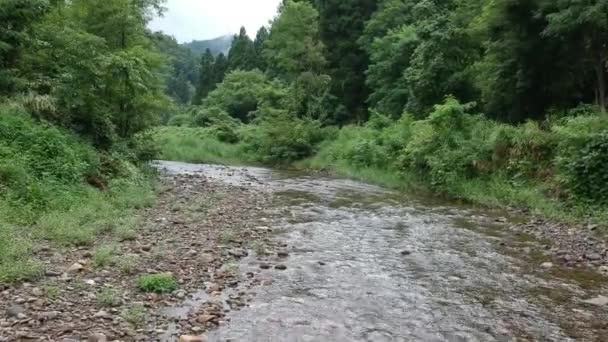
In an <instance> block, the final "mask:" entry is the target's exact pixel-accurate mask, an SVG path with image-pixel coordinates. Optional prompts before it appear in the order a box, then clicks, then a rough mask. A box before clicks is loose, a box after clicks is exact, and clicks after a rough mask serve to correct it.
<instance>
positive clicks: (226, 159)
mask: <svg viewBox="0 0 608 342" xmlns="http://www.w3.org/2000/svg"><path fill="white" fill-rule="evenodd" d="M154 136H155V138H156V141H157V142H158V144H159V147H160V151H161V153H160V158H161V159H163V160H174V161H184V162H189V163H212V164H233V165H234V164H243V163H248V162H249V163H251V162H253V160H254V159H253V158H251V157H250V156H248V155H247V154H246V152H245V151H244V150H243V146H242V145H240V144H229V143H225V142H221V141H219V140H218V139H217V137H215V136H214V135H213V134H211V132H210V131H209V130H208V129H205V128H189V127H163V128H159V129H157V130H156V131H155V132H154Z"/></svg>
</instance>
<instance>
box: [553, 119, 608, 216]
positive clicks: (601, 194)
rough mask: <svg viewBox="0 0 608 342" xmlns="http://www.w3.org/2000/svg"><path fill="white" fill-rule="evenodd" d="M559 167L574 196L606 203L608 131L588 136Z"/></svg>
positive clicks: (607, 196)
mask: <svg viewBox="0 0 608 342" xmlns="http://www.w3.org/2000/svg"><path fill="white" fill-rule="evenodd" d="M561 167H562V171H563V172H564V181H565V184H566V186H567V187H568V188H569V189H570V191H571V192H572V193H573V194H574V195H575V196H577V197H579V198H581V199H584V200H590V201H594V202H595V203H596V204H608V131H604V132H601V133H597V134H593V135H591V136H589V137H588V139H587V142H586V144H585V145H584V146H583V147H582V148H581V149H580V150H577V151H575V152H574V153H572V154H571V155H570V157H569V158H568V159H565V160H562V161H561Z"/></svg>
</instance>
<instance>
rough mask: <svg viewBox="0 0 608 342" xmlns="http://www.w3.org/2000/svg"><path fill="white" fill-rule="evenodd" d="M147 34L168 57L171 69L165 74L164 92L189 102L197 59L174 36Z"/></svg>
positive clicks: (183, 101) (196, 69)
mask: <svg viewBox="0 0 608 342" xmlns="http://www.w3.org/2000/svg"><path fill="white" fill-rule="evenodd" d="M147 35H148V36H149V37H150V39H151V40H152V42H153V43H154V45H155V46H156V48H157V49H158V51H159V52H160V53H162V54H164V55H166V56H167V57H169V64H170V68H171V70H170V71H169V72H168V73H167V74H166V80H165V83H166V87H165V93H166V94H167V95H169V96H170V97H171V98H173V100H174V101H176V102H177V103H180V104H187V103H190V102H191V101H192V98H193V95H194V85H195V84H197V83H198V77H199V66H198V65H197V64H198V63H199V61H198V60H197V58H195V56H194V54H193V53H192V51H190V49H188V48H186V47H184V46H182V45H180V44H178V43H177V41H176V40H175V38H174V37H172V36H168V35H166V34H163V33H162V32H155V33H151V34H147Z"/></svg>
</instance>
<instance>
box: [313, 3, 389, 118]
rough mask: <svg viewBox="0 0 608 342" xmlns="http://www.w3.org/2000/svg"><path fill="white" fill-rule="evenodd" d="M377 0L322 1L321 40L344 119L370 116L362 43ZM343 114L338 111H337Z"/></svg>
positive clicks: (365, 62) (320, 8) (365, 61)
mask: <svg viewBox="0 0 608 342" xmlns="http://www.w3.org/2000/svg"><path fill="white" fill-rule="evenodd" d="M377 3H378V1H376V0H326V1H320V2H318V10H319V14H320V19H319V28H320V33H321V40H322V42H323V43H324V44H325V46H326V47H327V50H326V54H325V55H326V58H327V61H328V71H329V72H328V74H329V75H330V76H331V78H332V93H333V95H335V96H336V98H337V100H338V101H339V103H341V104H342V105H343V106H344V108H345V111H343V112H342V115H343V116H344V117H336V118H335V119H336V120H337V121H340V122H345V121H346V122H348V121H354V120H363V119H365V118H366V116H367V115H366V108H365V106H364V102H365V100H366V99H367V97H368V90H367V88H366V86H365V70H366V69H367V65H368V55H367V54H366V53H365V51H363V49H362V48H361V47H360V46H359V44H358V40H359V38H360V37H361V36H362V35H363V30H364V24H365V22H366V21H367V20H368V19H369V18H370V16H371V15H372V14H373V13H374V11H375V10H376V6H377ZM335 115H336V116H339V115H338V114H335Z"/></svg>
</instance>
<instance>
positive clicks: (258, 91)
mask: <svg viewBox="0 0 608 342" xmlns="http://www.w3.org/2000/svg"><path fill="white" fill-rule="evenodd" d="M286 94H287V89H286V87H285V86H284V85H283V84H282V83H280V82H279V81H276V80H270V79H269V78H268V77H267V76H266V75H265V74H264V73H262V72H261V71H259V70H253V71H238V70H237V71H233V72H231V73H229V74H227V75H226V77H225V78H224V81H223V82H222V83H220V84H219V85H218V86H217V88H216V89H215V90H213V91H212V92H211V93H209V96H208V97H207V98H206V99H205V101H204V103H203V105H204V106H205V107H207V108H218V109H221V110H223V111H225V112H227V113H228V114H229V115H230V116H232V117H233V118H236V119H239V120H241V121H243V122H249V121H251V120H252V119H253V117H252V116H253V115H255V112H256V111H257V110H258V109H259V108H261V107H263V106H271V107H280V105H279V104H280V103H281V102H282V101H284V98H285V96H286Z"/></svg>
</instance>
